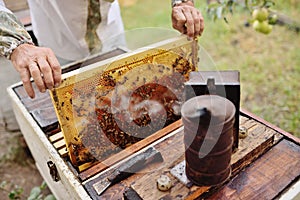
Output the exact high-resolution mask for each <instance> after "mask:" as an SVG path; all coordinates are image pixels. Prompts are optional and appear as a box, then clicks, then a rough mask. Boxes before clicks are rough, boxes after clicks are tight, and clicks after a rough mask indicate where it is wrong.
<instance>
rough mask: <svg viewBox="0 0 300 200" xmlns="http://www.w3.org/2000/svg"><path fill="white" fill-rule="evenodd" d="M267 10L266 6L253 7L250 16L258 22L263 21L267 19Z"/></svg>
mask: <svg viewBox="0 0 300 200" xmlns="http://www.w3.org/2000/svg"><path fill="white" fill-rule="evenodd" d="M268 16H269V11H268V9H266V8H257V9H254V10H253V12H252V17H253V19H254V20H258V21H260V22H263V21H265V20H267V19H268Z"/></svg>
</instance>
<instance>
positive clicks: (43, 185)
mask: <svg viewBox="0 0 300 200" xmlns="http://www.w3.org/2000/svg"><path fill="white" fill-rule="evenodd" d="M40 188H41V190H44V189H46V188H47V183H46V182H45V181H43V182H42V184H41V186H40Z"/></svg>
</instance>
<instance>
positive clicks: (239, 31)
mask: <svg viewBox="0 0 300 200" xmlns="http://www.w3.org/2000/svg"><path fill="white" fill-rule="evenodd" d="M170 2H171V1H170V0H168V1H161V0H120V4H121V12H122V17H123V20H124V25H125V28H126V30H132V29H136V28H145V27H160V28H167V29H170V30H172V25H171V7H170ZM195 2H196V7H197V8H199V10H200V11H201V12H202V14H203V16H204V18H205V30H204V33H203V35H202V36H201V37H200V38H199V44H200V45H201V47H202V48H203V50H205V51H206V53H207V55H209V56H210V57H211V62H210V64H213V65H212V66H207V68H209V67H212V70H215V69H217V70H226V69H234V70H239V71H240V79H241V88H242V89H241V107H242V108H243V109H246V110H248V111H250V112H252V113H254V114H256V115H257V116H259V117H261V118H264V119H265V120H267V121H269V122H271V123H273V124H275V125H276V126H278V127H280V128H281V129H283V130H285V131H287V132H290V133H292V134H294V135H296V136H298V137H300V127H299V125H298V124H299V123H300V111H299V108H300V106H299V99H300V97H299V96H300V84H299V81H300V33H296V32H295V31H292V30H290V29H289V28H288V27H286V26H278V25H276V26H275V27H273V31H272V32H271V33H270V34H269V35H264V34H261V33H258V32H256V31H254V30H253V28H252V27H251V26H250V27H246V26H245V22H246V21H247V20H248V19H250V18H251V14H250V13H249V11H246V10H243V9H238V10H234V13H233V15H232V14H228V15H226V17H227V20H228V23H225V21H224V20H222V19H218V20H216V21H214V20H212V19H211V18H210V17H209V16H208V15H207V12H206V8H207V3H206V1H204V0H201V1H197V0H195ZM272 8H273V9H276V10H277V11H279V12H280V13H282V14H284V15H287V16H288V17H289V18H290V19H292V20H295V21H297V20H298V22H300V21H299V19H300V1H298V0H277V1H275V6H273V7H272ZM200 62H201V61H200Z"/></svg>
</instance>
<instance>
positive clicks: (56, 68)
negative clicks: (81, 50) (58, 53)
mask: <svg viewBox="0 0 300 200" xmlns="http://www.w3.org/2000/svg"><path fill="white" fill-rule="evenodd" d="M48 63H49V64H50V67H51V69H52V75H53V80H54V85H55V87H57V86H59V84H60V83H61V67H60V64H59V62H58V60H57V59H56V57H55V55H54V53H50V54H49V55H48Z"/></svg>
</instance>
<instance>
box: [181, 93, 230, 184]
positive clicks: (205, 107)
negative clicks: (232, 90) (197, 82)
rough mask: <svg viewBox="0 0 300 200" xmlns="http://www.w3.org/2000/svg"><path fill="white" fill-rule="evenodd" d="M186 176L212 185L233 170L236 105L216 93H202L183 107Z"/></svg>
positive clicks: (194, 181)
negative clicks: (231, 162) (232, 157)
mask: <svg viewBox="0 0 300 200" xmlns="http://www.w3.org/2000/svg"><path fill="white" fill-rule="evenodd" d="M181 115H182V121H183V125H184V145H185V161H186V169H185V172H186V176H187V178H188V179H189V180H190V181H191V182H193V183H194V184H196V185H202V186H213V185H218V184H221V183H223V182H224V181H226V180H227V179H228V178H229V176H230V174H231V165H230V161H231V154H232V145H233V124H234V120H235V118H234V115H235V106H234V104H233V103H232V102H231V101H229V100H228V99H226V98H224V97H221V96H217V95H201V96H196V97H193V98H191V99H189V100H188V101H186V102H185V103H184V104H183V105H182V108H181Z"/></svg>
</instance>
